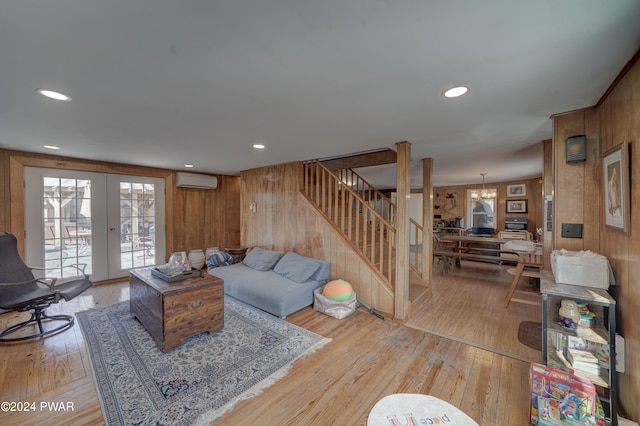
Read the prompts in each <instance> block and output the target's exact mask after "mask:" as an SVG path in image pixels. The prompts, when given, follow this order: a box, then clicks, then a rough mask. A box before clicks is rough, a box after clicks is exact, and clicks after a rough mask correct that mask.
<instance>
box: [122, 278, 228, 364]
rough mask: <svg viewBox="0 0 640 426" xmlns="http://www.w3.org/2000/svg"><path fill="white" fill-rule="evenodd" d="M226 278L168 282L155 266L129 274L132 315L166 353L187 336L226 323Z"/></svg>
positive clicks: (216, 328) (211, 331) (220, 326)
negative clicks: (155, 274)
mask: <svg viewBox="0 0 640 426" xmlns="http://www.w3.org/2000/svg"><path fill="white" fill-rule="evenodd" d="M223 285H224V281H223V280H222V279H220V278H218V277H214V276H212V275H209V274H207V273H203V276H202V277H198V278H188V279H186V280H182V281H174V282H167V281H164V280H163V279H161V278H158V277H155V276H153V275H151V268H140V269H132V270H131V271H130V274H129V288H130V309H131V314H132V315H133V316H135V317H136V318H137V319H138V321H140V323H141V324H142V325H143V326H144V327H145V328H146V329H147V331H149V333H150V334H151V336H153V339H154V340H155V342H156V344H157V345H158V347H159V348H160V350H162V351H163V352H166V351H169V350H171V349H173V348H176V347H178V346H180V345H181V344H182V342H184V341H185V340H186V339H187V338H189V337H191V336H195V335H196V334H200V333H203V332H205V331H208V332H209V333H213V332H214V331H218V330H220V329H221V328H222V326H223V325H224V288H223Z"/></svg>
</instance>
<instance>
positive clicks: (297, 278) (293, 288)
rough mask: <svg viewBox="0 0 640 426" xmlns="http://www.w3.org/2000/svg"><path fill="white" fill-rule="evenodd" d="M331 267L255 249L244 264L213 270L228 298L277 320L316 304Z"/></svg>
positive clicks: (285, 254) (289, 253)
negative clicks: (318, 293)
mask: <svg viewBox="0 0 640 426" xmlns="http://www.w3.org/2000/svg"><path fill="white" fill-rule="evenodd" d="M330 265H331V264H330V263H329V262H326V261H323V260H318V259H312V258H310V257H304V256H300V255H299V254H296V253H293V252H287V253H283V252H277V251H272V250H265V249H262V248H259V247H255V248H254V249H253V250H251V251H250V252H249V253H248V254H247V256H246V257H245V258H244V260H243V261H242V262H241V263H235V264H233V265H229V266H222V267H209V268H208V270H207V271H208V272H209V274H211V275H215V276H216V277H220V278H222V279H223V280H224V294H225V295H228V296H231V297H234V298H236V299H238V300H241V301H243V302H245V303H247V304H249V305H252V306H255V307H256V308H258V309H262V310H263V311H266V312H269V313H270V314H273V315H275V316H277V317H280V318H284V317H286V316H287V315H289V314H291V313H293V312H296V311H299V310H300V309H302V308H304V307H306V306H309V305H312V304H313V290H315V289H316V288H318V287H321V286H323V285H324V284H325V283H326V282H327V280H328V279H329V270H330Z"/></svg>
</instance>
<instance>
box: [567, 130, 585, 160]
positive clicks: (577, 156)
mask: <svg viewBox="0 0 640 426" xmlns="http://www.w3.org/2000/svg"><path fill="white" fill-rule="evenodd" d="M586 160H587V137H586V136H585V135H577V136H571V137H570V138H567V163H581V162H583V161H586Z"/></svg>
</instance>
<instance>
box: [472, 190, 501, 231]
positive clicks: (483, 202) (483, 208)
mask: <svg viewBox="0 0 640 426" xmlns="http://www.w3.org/2000/svg"><path fill="white" fill-rule="evenodd" d="M490 190H491V191H496V190H495V188H490ZM474 194H477V191H474V190H471V189H468V190H467V220H468V224H469V225H468V226H467V227H468V228H495V227H496V216H495V211H496V198H479V199H477V200H476V199H474V198H475V197H473V196H472V195H474Z"/></svg>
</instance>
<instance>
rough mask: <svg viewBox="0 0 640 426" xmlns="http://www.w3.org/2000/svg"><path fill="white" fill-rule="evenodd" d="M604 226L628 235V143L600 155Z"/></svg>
mask: <svg viewBox="0 0 640 426" xmlns="http://www.w3.org/2000/svg"><path fill="white" fill-rule="evenodd" d="M602 172H603V179H604V182H603V186H602V188H604V190H603V191H602V194H603V196H604V200H602V206H603V207H604V225H605V226H606V227H607V228H610V229H613V230H616V231H621V232H624V233H625V234H626V235H629V213H630V207H629V143H628V142H622V143H621V144H620V145H618V146H615V147H613V148H611V149H610V150H608V151H607V152H605V153H604V154H603V155H602Z"/></svg>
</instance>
